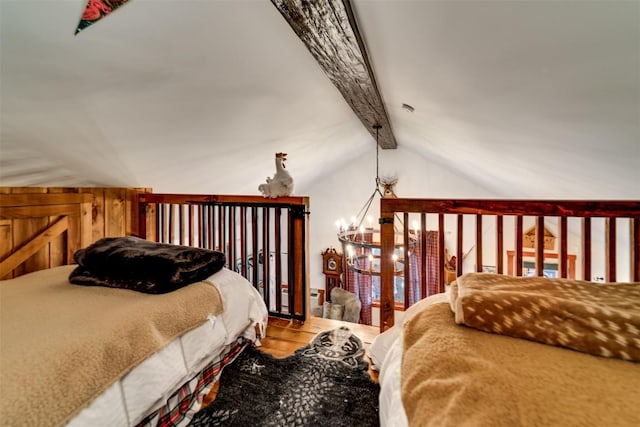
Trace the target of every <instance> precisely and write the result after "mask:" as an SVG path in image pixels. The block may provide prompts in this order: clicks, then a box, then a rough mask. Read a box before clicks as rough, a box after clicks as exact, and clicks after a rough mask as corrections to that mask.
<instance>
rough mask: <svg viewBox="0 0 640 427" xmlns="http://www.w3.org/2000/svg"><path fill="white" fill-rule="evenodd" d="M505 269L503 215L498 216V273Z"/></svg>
mask: <svg viewBox="0 0 640 427" xmlns="http://www.w3.org/2000/svg"><path fill="white" fill-rule="evenodd" d="M503 271H504V224H503V217H502V215H498V216H496V273H498V274H502V273H503Z"/></svg>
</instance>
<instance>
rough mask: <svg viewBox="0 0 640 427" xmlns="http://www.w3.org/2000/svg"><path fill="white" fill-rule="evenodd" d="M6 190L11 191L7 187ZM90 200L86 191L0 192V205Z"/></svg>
mask: <svg viewBox="0 0 640 427" xmlns="http://www.w3.org/2000/svg"><path fill="white" fill-rule="evenodd" d="M5 188H7V190H8V191H11V189H10V188H9V187H5ZM83 191H84V189H83ZM88 201H91V195H90V194H87V193H53V194H51V193H43V194H38V193H22V194H6V193H0V206H15V207H19V206H26V207H32V206H46V205H72V204H76V203H85V202H88Z"/></svg>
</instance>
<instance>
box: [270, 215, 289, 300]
mask: <svg viewBox="0 0 640 427" xmlns="http://www.w3.org/2000/svg"><path fill="white" fill-rule="evenodd" d="M281 220H282V210H281V209H279V208H275V215H274V220H273V221H274V225H275V230H274V243H275V266H274V268H275V270H276V271H275V276H276V283H275V285H276V310H277V311H282V257H281V254H282V246H281V245H282V240H280V236H281V235H282V234H281V233H282V231H281V230H280V228H281ZM290 308H291V307H290Z"/></svg>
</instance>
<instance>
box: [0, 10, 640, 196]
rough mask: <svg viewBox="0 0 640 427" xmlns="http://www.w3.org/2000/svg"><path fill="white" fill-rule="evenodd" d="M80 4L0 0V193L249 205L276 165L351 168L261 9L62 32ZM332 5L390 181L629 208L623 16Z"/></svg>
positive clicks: (638, 79)
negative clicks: (22, 189) (43, 191)
mask: <svg viewBox="0 0 640 427" xmlns="http://www.w3.org/2000/svg"><path fill="white" fill-rule="evenodd" d="M85 4H86V1H85V0H49V1H31V0H15V1H12V0H0V55H1V56H0V61H1V63H0V126H1V128H0V184H1V185H72V186H76V185H78V186H80V185H99V186H145V187H152V188H154V190H156V191H161V192H207V193H250V194H256V193H257V185H258V183H260V182H261V181H263V180H264V178H265V177H266V176H267V175H269V174H272V173H273V154H274V153H275V152H276V151H285V152H288V153H289V162H290V170H291V171H292V175H294V177H296V186H297V192H298V193H299V194H304V193H307V190H309V189H310V188H313V186H314V185H317V183H318V182H319V181H318V180H319V179H320V178H322V177H323V176H328V175H330V174H335V173H338V172H339V171H340V170H343V169H344V168H346V167H349V166H350V165H352V164H353V163H354V162H356V161H357V159H358V158H359V157H360V156H362V155H363V154H366V153H368V155H369V156H370V153H371V150H372V146H373V141H372V139H371V136H370V135H369V133H368V132H367V130H366V129H364V127H363V126H362V124H361V123H360V121H359V120H358V119H357V118H356V116H355V115H354V113H353V112H352V111H351V110H350V108H349V107H348V106H347V104H346V103H345V102H344V100H343V98H342V96H341V94H340V93H339V92H338V91H337V89H336V88H335V87H334V86H333V85H332V83H331V82H330V81H329V80H328V78H327V77H326V76H325V75H324V73H323V71H322V70H321V68H320V67H319V66H318V64H317V63H316V62H315V60H314V59H313V57H312V56H311V55H310V54H309V52H308V51H307V49H306V47H305V46H304V44H303V43H302V42H301V41H300V40H299V39H298V38H297V37H296V35H295V34H294V33H293V31H292V30H291V28H290V27H289V25H288V24H287V23H286V21H285V20H284V19H283V18H282V16H281V15H280V14H279V12H278V11H277V10H276V8H275V7H274V6H273V5H272V4H271V2H270V1H268V0H246V1H222V0H221V1H214V0H201V1H198V0H191V1H184V0H165V1H162V0H130V1H129V3H127V4H126V5H124V6H122V7H121V8H120V9H118V10H116V11H115V12H114V13H113V14H112V15H109V16H108V17H106V18H105V19H103V20H101V21H99V22H97V23H95V24H94V25H92V26H91V27H89V28H87V29H86V30H84V31H83V32H81V33H80V34H78V35H77V36H74V30H75V26H76V24H77V22H78V19H79V17H80V15H81V13H82V10H83V9H84V6H85ZM352 4H353V8H354V10H355V13H356V16H357V20H358V24H359V27H360V30H361V31H362V34H363V36H364V39H365V43H366V45H367V49H368V52H369V55H370V59H371V63H372V65H373V68H374V71H375V73H376V78H377V80H378V85H379V88H380V91H381V93H382V97H383V100H384V102H385V105H386V108H387V111H388V113H389V117H390V121H391V125H392V127H393V131H394V133H395V136H396V140H397V142H398V149H397V151H398V152H406V153H409V154H407V155H405V156H404V157H401V156H398V155H396V154H394V155H391V156H389V157H390V158H403V159H405V158H408V157H409V158H411V160H410V161H406V160H405V162H406V163H407V165H398V164H396V165H395V168H396V170H402V168H403V167H410V168H420V165H421V164H425V165H427V164H429V165H437V166H438V167H439V168H441V169H442V170H447V171H449V172H450V173H451V174H454V175H457V176H462V177H465V178H466V179H467V180H468V181H469V182H473V183H475V184H476V185H478V186H481V187H482V188H485V189H487V191H488V192H490V193H492V194H497V195H501V194H502V195H511V196H514V195H516V196H517V195H522V196H530V195H536V196H539V195H545V194H551V195H564V196H566V197H570V196H571V195H572V194H579V195H581V196H583V197H584V196H589V195H591V194H593V195H595V196H597V197H600V198H601V197H606V196H608V195H610V196H611V197H618V198H635V199H638V198H640V184H638V183H639V182H640V172H639V166H640V2H638V1H633V0H632V1H616V0H612V1H589V2H587V1H561V0H559V1H542V2H541V1H512V2H508V1H427V0H425V1H419V0H411V1H402V0H397V1H392V0H378V1H374V0H353V1H352ZM403 103H407V104H410V105H411V106H413V107H414V108H415V111H414V112H413V113H410V112H408V111H406V110H405V109H403V108H402V104H403ZM383 155H387V151H385V152H384V153H383ZM369 160H370V158H369ZM369 172H370V171H369V170H366V171H364V172H363V173H369ZM549 189H552V190H549Z"/></svg>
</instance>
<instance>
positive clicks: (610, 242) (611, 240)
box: [604, 218, 617, 282]
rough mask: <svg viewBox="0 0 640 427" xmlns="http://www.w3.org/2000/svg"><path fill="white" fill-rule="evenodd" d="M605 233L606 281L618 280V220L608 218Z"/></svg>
mask: <svg viewBox="0 0 640 427" xmlns="http://www.w3.org/2000/svg"><path fill="white" fill-rule="evenodd" d="M605 221H606V227H605V230H604V233H605V249H604V250H605V281H607V282H615V281H616V267H617V265H616V264H617V263H616V220H615V218H606V219H605Z"/></svg>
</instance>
